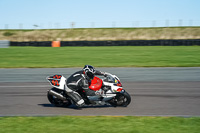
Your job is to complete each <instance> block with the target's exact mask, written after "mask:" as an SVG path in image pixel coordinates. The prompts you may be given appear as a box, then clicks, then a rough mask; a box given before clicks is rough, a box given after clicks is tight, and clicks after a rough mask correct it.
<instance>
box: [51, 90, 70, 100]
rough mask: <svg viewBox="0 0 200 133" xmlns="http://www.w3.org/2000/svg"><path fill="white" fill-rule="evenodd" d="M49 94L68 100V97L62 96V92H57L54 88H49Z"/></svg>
mask: <svg viewBox="0 0 200 133" xmlns="http://www.w3.org/2000/svg"><path fill="white" fill-rule="evenodd" d="M49 94H51V95H53V96H55V97H57V98H58V99H60V100H63V101H64V100H66V98H65V97H64V96H62V95H61V94H59V93H57V92H55V91H53V90H49Z"/></svg>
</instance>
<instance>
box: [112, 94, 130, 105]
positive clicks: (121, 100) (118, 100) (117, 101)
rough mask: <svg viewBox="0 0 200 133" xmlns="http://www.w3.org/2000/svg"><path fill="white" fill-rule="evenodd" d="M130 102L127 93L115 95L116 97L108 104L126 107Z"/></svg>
mask: <svg viewBox="0 0 200 133" xmlns="http://www.w3.org/2000/svg"><path fill="white" fill-rule="evenodd" d="M130 102H131V96H130V95H129V94H128V93H127V92H124V93H117V95H116V96H115V97H114V98H113V99H112V100H111V101H110V102H109V103H110V104H111V105H112V106H114V107H117V106H121V107H127V106H128V105H129V104H130Z"/></svg>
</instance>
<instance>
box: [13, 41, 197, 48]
mask: <svg viewBox="0 0 200 133" xmlns="http://www.w3.org/2000/svg"><path fill="white" fill-rule="evenodd" d="M55 42H56V43H55ZM194 45H198V46H200V39H188V40H124V41H60V42H58V41H53V42H51V41H41V42H35V41H32V42H10V46H35V47H60V46H61V47H64V46H194Z"/></svg>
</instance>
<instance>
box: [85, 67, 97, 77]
mask: <svg viewBox="0 0 200 133" xmlns="http://www.w3.org/2000/svg"><path fill="white" fill-rule="evenodd" d="M83 71H84V74H85V76H86V78H89V79H90V80H92V79H93V78H94V74H95V72H96V70H95V68H94V67H93V66H91V65H85V66H84V68H83Z"/></svg>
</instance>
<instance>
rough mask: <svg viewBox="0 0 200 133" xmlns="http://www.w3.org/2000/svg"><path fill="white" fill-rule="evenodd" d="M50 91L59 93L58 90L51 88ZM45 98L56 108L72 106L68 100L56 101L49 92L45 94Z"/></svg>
mask: <svg viewBox="0 0 200 133" xmlns="http://www.w3.org/2000/svg"><path fill="white" fill-rule="evenodd" d="M51 90H53V91H56V92H58V93H60V90H58V89H56V88H52V89H51ZM47 98H48V100H49V102H50V103H51V104H53V105H54V106H56V107H67V106H70V105H71V104H72V103H71V101H70V100H69V99H66V100H64V101H63V100H61V99H58V98H57V97H56V96H53V95H51V94H50V93H49V91H48V92H47Z"/></svg>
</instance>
